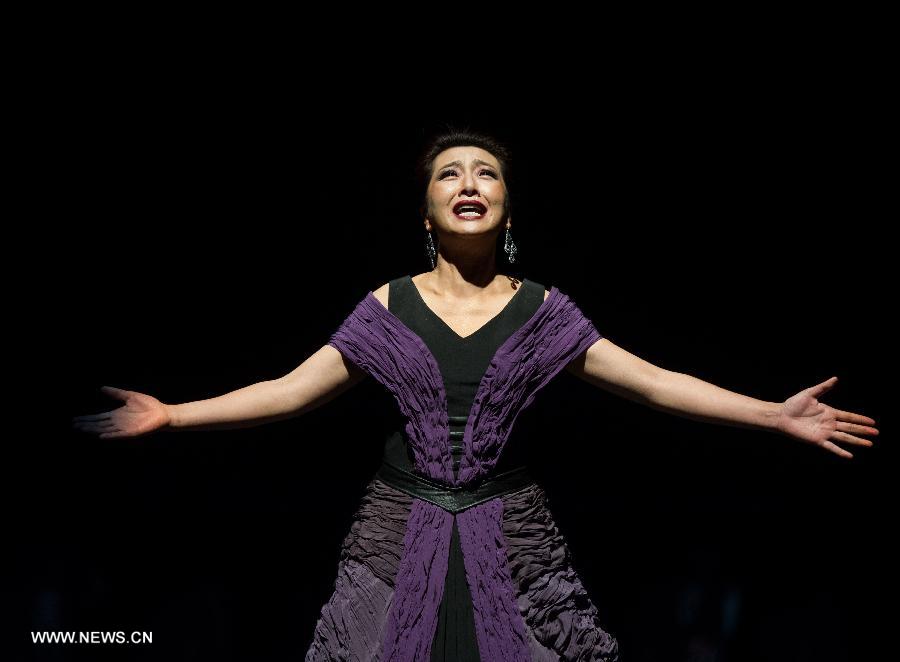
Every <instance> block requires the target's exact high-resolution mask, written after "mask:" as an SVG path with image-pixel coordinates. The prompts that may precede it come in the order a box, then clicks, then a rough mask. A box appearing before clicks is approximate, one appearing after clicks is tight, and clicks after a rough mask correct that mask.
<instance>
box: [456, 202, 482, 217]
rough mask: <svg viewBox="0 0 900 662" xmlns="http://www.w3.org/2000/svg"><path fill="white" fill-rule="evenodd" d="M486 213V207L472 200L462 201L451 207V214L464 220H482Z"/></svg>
mask: <svg viewBox="0 0 900 662" xmlns="http://www.w3.org/2000/svg"><path fill="white" fill-rule="evenodd" d="M486 212H487V207H485V206H484V205H483V204H481V203H480V202H476V201H474V200H463V201H461V202H457V203H456V204H455V205H453V213H454V214H455V215H456V216H457V217H458V218H462V219H466V220H471V219H477V218H482V217H483V216H484V215H485V213H486Z"/></svg>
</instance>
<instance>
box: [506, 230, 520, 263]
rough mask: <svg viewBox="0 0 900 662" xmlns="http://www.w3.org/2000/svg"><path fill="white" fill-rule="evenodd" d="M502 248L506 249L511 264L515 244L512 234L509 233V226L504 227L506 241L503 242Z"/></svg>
mask: <svg viewBox="0 0 900 662" xmlns="http://www.w3.org/2000/svg"><path fill="white" fill-rule="evenodd" d="M503 250H505V251H506V254H507V259H508V260H509V263H510V264H512V263H513V262H515V261H516V251H517V250H518V249H517V248H516V245H515V244H514V243H513V240H512V235H510V234H509V228H506V241H505V242H504V243H503Z"/></svg>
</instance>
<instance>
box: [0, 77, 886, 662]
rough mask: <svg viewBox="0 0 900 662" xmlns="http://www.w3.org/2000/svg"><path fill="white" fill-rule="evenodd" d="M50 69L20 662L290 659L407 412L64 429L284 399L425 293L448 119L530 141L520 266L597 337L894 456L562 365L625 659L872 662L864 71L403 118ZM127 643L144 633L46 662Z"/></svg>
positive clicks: (343, 404) (679, 81) (446, 91)
mask: <svg viewBox="0 0 900 662" xmlns="http://www.w3.org/2000/svg"><path fill="white" fill-rule="evenodd" d="M60 67H61V68H60V71H59V76H58V78H57V79H56V80H55V81H54V85H55V86H56V87H55V88H54V92H53V93H52V94H51V96H52V97H53V98H54V99H56V100H57V101H58V102H59V105H57V106H55V107H51V108H45V109H44V111H43V112H42V113H41V114H40V115H39V117H38V118H37V119H38V122H39V124H40V125H41V131H42V134H41V135H42V136H43V137H44V138H45V139H46V143H42V144H43V147H42V149H43V151H41V152H40V153H41V154H43V155H46V159H45V161H44V163H43V166H42V167H43V168H44V169H45V170H44V171H45V172H47V173H49V175H50V177H51V178H52V181H53V185H52V186H50V187H48V189H47V190H43V191H41V195H40V197H39V198H38V199H37V200H36V203H35V204H36V205H38V206H39V207H40V210H41V214H39V215H36V216H35V217H34V218H35V219H36V220H35V221H34V225H33V227H32V228H30V229H32V230H35V231H36V232H37V234H36V237H37V244H36V246H39V247H40V251H39V252H38V254H37V255H36V256H35V258H34V260H32V261H31V262H30V264H31V266H30V274H29V273H25V274H24V275H23V277H22V278H21V279H20V280H19V281H17V282H18V283H19V284H20V286H19V287H17V288H15V293H16V294H17V295H21V301H20V302H21V303H22V304H23V308H22V310H23V311H24V315H25V319H26V320H27V324H26V325H25V327H24V328H25V329H26V333H27V335H28V337H27V338H26V344H23V345H21V350H19V351H21V352H22V353H21V354H18V351H17V352H16V354H18V355H17V356H13V358H14V359H22V360H23V361H24V362H25V363H26V364H27V367H28V370H27V372H26V374H25V376H24V377H23V378H22V381H21V382H20V384H21V385H22V386H23V388H22V389H21V391H22V392H23V393H25V394H27V397H26V398H25V402H24V403H23V405H22V409H21V410H20V411H22V412H25V415H24V416H21V417H18V420H19V421H22V422H23V423H24V425H23V427H22V429H21V430H19V431H18V432H17V436H16V437H15V438H12V439H8V442H7V443H8V446H7V450H8V452H9V456H8V457H10V458H11V460H12V461H11V462H10V463H9V464H8V465H7V466H8V467H9V468H11V469H12V476H11V480H9V481H7V482H6V485H7V486H9V487H10V488H11V490H10V494H9V498H8V499H7V501H6V503H7V505H8V514H9V516H8V517H7V527H8V529H7V531H8V535H9V537H8V540H10V541H12V547H13V551H14V553H15V558H16V563H15V566H14V568H15V572H14V573H13V575H12V576H11V577H10V578H9V581H7V582H6V583H5V585H6V586H7V587H8V589H9V590H8V591H6V590H5V593H6V595H12V596H15V599H14V600H10V601H5V602H4V604H5V606H4V610H5V611H6V613H5V614H4V619H3V620H4V628H5V629H6V630H7V632H6V634H4V639H5V641H4V644H3V645H4V646H7V645H8V646H9V649H10V650H14V651H15V654H16V655H21V656H22V657H23V659H32V658H35V659H59V660H74V659H92V660H93V659H123V658H125V657H126V652H127V653H128V654H129V656H131V657H133V658H134V659H142V660H143V659H147V660H149V659H154V660H155V659H167V660H187V659H217V660H246V659H253V660H267V659H300V658H302V655H303V653H304V651H305V650H306V647H307V646H308V644H309V641H310V638H311V635H312V631H313V628H314V625H315V621H316V618H317V615H318V612H319V609H320V608H321V606H322V604H323V603H324V602H325V600H327V598H328V596H329V595H330V592H331V589H332V582H333V581H334V577H335V571H336V567H337V560H338V553H339V548H340V544H341V541H342V539H343V537H344V535H345V534H346V533H347V530H348V527H349V524H350V522H351V519H352V515H353V512H354V509H355V508H356V506H357V504H358V502H359V499H360V497H361V494H362V489H363V486H364V485H365V483H366V482H367V481H368V480H369V479H370V477H371V476H372V474H373V472H374V471H375V469H376V467H377V463H378V460H379V455H380V451H381V448H380V441H381V436H380V435H381V434H382V432H383V431H382V423H381V421H380V419H379V412H382V411H383V410H384V408H385V407H390V406H392V402H391V400H390V398H389V396H387V395H386V393H385V392H384V391H383V390H382V389H381V388H380V387H379V386H378V385H377V384H375V383H374V381H373V380H371V379H369V380H366V381H365V382H363V383H362V384H360V385H359V386H357V387H356V388H354V389H352V390H351V391H349V392H347V393H346V394H344V395H342V396H341V397H340V398H338V399H337V400H335V401H333V402H331V403H329V404H327V405H326V406H324V407H323V408H321V409H318V410H316V411H313V412H310V413H309V414H307V415H305V416H303V417H300V418H297V419H292V420H290V421H285V422H281V423H277V424H273V425H269V426H264V427H259V428H252V429H244V430H236V431H222V432H197V433H158V434H155V435H151V436H149V437H146V438H140V439H134V440H107V441H104V440H97V439H94V438H91V437H88V436H85V435H82V434H78V433H74V432H71V431H69V429H68V427H67V426H68V421H69V418H70V417H71V416H73V415H77V414H82V413H89V412H95V411H102V410H105V409H109V408H111V407H112V406H115V403H114V402H113V401H111V400H108V399H106V398H104V397H103V396H101V394H100V393H99V387H100V386H101V385H103V384H109V385H113V386H118V387H120V388H125V389H133V390H138V391H142V392H146V393H150V394H152V395H155V396H157V397H159V398H160V399H162V400H163V401H165V402H184V401H188V400H195V399H202V398H207V397H211V396H214V395H219V394H222V393H225V392H227V391H229V390H233V389H236V388H239V387H241V386H245V385H247V384H250V383H253V382H255V381H259V380H263V379H270V378H274V377H277V376H280V375H282V374H284V373H286V372H288V371H290V370H292V369H293V368H294V367H296V365H298V364H299V363H300V362H302V361H303V360H304V359H305V358H306V357H307V356H308V355H309V354H311V353H312V352H314V351H315V350H316V349H317V348H318V347H320V346H321V345H322V344H324V343H325V342H326V341H327V339H328V336H329V334H330V333H331V332H332V331H333V330H334V329H335V328H336V327H337V325H338V324H339V323H340V322H341V320H343V318H344V317H345V316H346V314H347V313H349V311H350V310H351V309H352V307H353V306H354V305H355V304H356V303H357V302H358V300H359V299H360V298H361V297H362V296H363V295H364V294H365V293H366V292H368V291H369V290H370V289H374V288H375V287H377V286H378V285H380V284H382V283H383V282H385V281H387V280H388V279H390V278H393V277H396V276H398V275H401V274H405V273H413V274H415V273H420V272H421V271H423V270H424V269H425V261H424V257H423V253H422V240H423V232H422V225H421V221H420V219H419V218H417V216H416V205H417V203H418V197H417V196H418V191H416V190H415V188H414V185H413V180H412V163H413V159H414V156H415V154H416V152H417V149H418V148H419V146H420V144H421V142H422V140H423V137H425V136H427V135H428V134H429V133H430V132H432V131H434V130H436V129H437V128H439V127H440V126H442V125H443V124H445V123H447V122H452V123H455V124H458V125H470V126H472V127H473V128H479V129H484V130H488V131H493V132H495V133H496V134H497V135H498V136H500V137H501V138H503V139H505V140H507V141H508V142H509V143H510V144H511V146H512V149H513V153H514V156H515V163H516V169H515V179H514V181H513V183H512V186H513V189H512V192H513V195H514V196H515V205H516V207H515V213H514V217H513V233H514V237H515V240H516V242H517V243H518V245H519V249H520V253H519V255H520V260H521V265H522V269H523V272H524V273H525V274H526V275H528V276H529V277H531V278H532V279H534V280H537V281H540V282H543V283H545V284H547V285H548V286H549V285H556V286H557V287H559V288H560V289H562V290H563V291H564V292H566V293H567V294H569V295H570V296H572V297H573V298H574V299H575V301H576V302H577V303H578V304H579V305H580V307H581V308H582V310H583V311H584V312H585V313H586V314H587V315H588V316H589V317H590V318H591V319H592V320H593V321H594V323H595V325H596V326H597V327H598V329H599V330H600V332H601V333H602V334H603V335H605V336H607V337H609V338H610V339H611V340H612V341H613V342H615V343H616V344H618V345H620V346H622V347H624V348H625V349H627V350H629V351H631V352H633V353H635V354H637V355H639V356H641V357H642V358H644V359H646V360H648V361H651V362H653V363H656V364H658V365H660V366H663V367H665V368H668V369H671V370H677V371H681V372H687V373H689V374H692V375H694V376H696V377H699V378H701V379H705V380H707V381H710V382H712V383H715V384H717V385H720V386H722V387H725V388H728V389H731V390H735V391H738V392H740V393H744V394H747V395H751V396H754V397H758V398H762V399H765V400H770V401H781V400H783V399H784V398H786V397H788V396H790V395H792V394H794V393H796V392H797V391H799V390H801V389H803V388H806V387H809V386H812V385H814V384H817V383H819V382H821V381H824V380H825V379H827V378H828V377H830V376H832V375H837V376H838V377H839V382H838V384H837V386H836V387H835V388H834V389H833V391H832V392H831V393H829V394H828V395H827V396H826V398H825V401H826V402H827V403H829V404H831V405H833V406H836V407H839V408H842V409H847V410H851V411H857V412H862V413H864V414H867V415H870V416H873V417H874V418H875V419H876V420H877V421H878V424H879V426H880V427H881V428H882V431H883V433H882V437H881V439H880V440H879V442H878V444H877V445H876V447H874V448H872V449H860V450H857V451H855V452H856V458H855V459H853V460H851V461H847V460H843V459H841V458H838V457H837V456H834V455H830V454H827V453H826V452H824V451H822V450H819V449H814V448H812V447H808V446H801V445H800V444H798V443H796V442H792V441H791V440H788V439H786V438H784V437H779V436H775V435H772V434H767V433H763V432H758V431H750V430H744V429H737V428H728V427H722V426H712V425H708V424H703V423H697V422H693V421H690V420H686V419H682V418H678V417H674V416H667V415H665V414H662V413H659V412H656V411H654V410H651V409H648V408H646V407H642V406H639V405H637V404H634V403H631V402H629V401H627V400H624V399H621V398H618V397H615V396H613V395H611V394H609V393H606V392H605V391H602V390H600V389H596V388H594V387H592V386H589V385H588V384H586V383H584V382H580V381H579V380H577V379H575V378H573V377H571V376H570V375H568V374H567V373H563V374H561V375H560V376H559V377H558V378H557V379H556V380H555V381H554V382H552V383H551V384H550V385H549V386H547V387H546V388H545V389H544V390H543V391H542V392H541V394H540V396H539V397H538V399H537V401H536V403H535V404H534V405H533V412H532V414H533V415H532V416H531V418H530V419H529V420H531V421H533V422H534V425H537V426H538V427H539V430H540V431H541V432H542V433H543V434H546V437H547V441H548V445H547V449H546V451H547V452H546V454H543V455H542V456H541V457H540V461H539V462H536V463H535V467H534V469H535V471H536V472H537V473H538V476H539V479H540V481H541V482H542V484H543V485H544V486H545V488H546V490H547V492H548V494H549V498H550V506H551V509H552V511H553V513H554V515H555V516H556V518H557V521H558V523H559V525H560V527H561V529H562V532H563V533H564V534H565V535H566V537H567V539H568V541H569V544H570V547H571V549H572V552H573V554H574V559H575V563H576V567H577V568H578V570H579V572H580V574H581V576H582V578H583V580H584V582H585V584H586V585H587V588H588V590H589V592H590V594H591V595H592V597H593V599H594V602H595V603H596V605H597V607H598V609H599V611H600V615H601V619H602V621H603V623H604V624H605V626H606V627H607V629H609V630H610V631H612V632H613V633H614V634H615V635H616V636H617V637H618V638H619V641H620V645H621V647H622V652H623V655H624V659H627V660H631V661H636V660H729V661H731V660H792V661H797V660H817V661H822V660H870V659H880V658H879V657H878V655H877V653H876V651H877V647H878V638H879V636H880V635H881V633H883V632H885V631H886V630H887V629H888V628H889V626H890V619H891V618H892V617H891V616H888V615H887V614H888V612H886V611H883V610H880V609H878V608H875V607H874V606H873V600H876V599H880V598H882V597H886V593H887V589H886V581H887V578H888V576H889V575H890V571H891V570H892V563H893V561H892V559H891V557H890V555H889V551H888V548H887V542H888V522H889V521H890V520H889V519H888V518H889V509H888V505H887V497H888V494H889V491H890V490H889V480H890V471H889V467H891V466H892V464H891V460H892V458H893V457H894V454H895V451H894V449H893V448H892V445H893V444H892V439H891V436H892V435H891V433H890V429H891V426H890V416H891V414H892V413H893V412H892V410H890V409H889V405H888V396H889V394H888V393H887V392H886V386H887V379H886V376H885V372H886V362H887V357H888V352H889V347H888V334H889V329H888V328H887V326H886V323H887V316H886V313H887V311H888V309H889V307H890V305H891V303H890V302H891V301H892V300H893V298H889V296H890V295H891V294H892V292H891V291H890V290H889V289H888V286H887V283H886V277H887V274H888V271H889V264H890V258H891V251H890V249H889V247H888V245H887V241H886V237H887V235H886V231H885V230H884V229H883V224H884V223H885V222H886V221H888V220H889V216H888V214H887V213H886V212H885V211H884V209H883V208H882V206H881V200H880V198H881V197H882V196H883V195H884V191H885V189H886V187H887V185H888V182H889V180H888V172H887V170H886V169H885V165H886V164H885V162H884V161H883V159H882V156H881V153H882V150H883V147H882V143H881V141H882V131H883V130H884V124H883V120H884V116H883V115H882V112H883V111H882V109H881V106H880V101H879V98H880V97H879V95H880V92H878V91H875V90H873V89H872V88H870V87H867V86H866V85H865V84H863V83H860V82H858V80H857V79H856V78H855V77H853V76H851V75H849V73H848V74H847V75H845V76H842V77H839V78H838V79H837V81H836V80H835V78H834V77H833V72H831V73H829V75H828V76H822V77H818V78H817V77H810V76H804V77H803V78H802V80H801V79H798V77H796V76H794V75H793V74H791V73H790V72H788V71H782V70H780V69H778V68H772V69H767V70H766V72H765V73H766V75H759V76H757V75H753V74H751V73H749V72H744V73H737V74H735V73H734V72H731V76H730V77H725V76H720V75H712V74H710V75H703V74H699V75H695V76H687V75H684V73H683V72H679V71H678V70H676V69H672V70H669V71H663V70H661V69H660V70H654V71H655V75H654V76H644V77H638V78H635V79H633V80H631V81H630V82H625V79H624V78H623V79H621V80H619V79H616V80H610V79H609V78H605V79H604V80H603V85H602V87H601V88H599V89H591V88H590V86H589V85H586V84H584V83H583V82H582V83H580V84H578V85H577V86H575V85H572V86H560V87H559V88H558V89H541V90H537V89H536V90H534V94H533V95H526V96H523V101H522V102H521V103H515V104H509V105H508V106H507V105H505V106H504V107H503V108H500V107H499V106H498V105H497V104H494V103H492V101H491V99H492V96H491V94H487V95H486V98H481V99H480V101H478V100H476V101H473V102H467V101H466V100H465V99H458V98H456V97H457V96H458V95H456V94H454V93H453V90H454V89H456V87H457V86H458V83H457V82H456V81H454V80H449V81H448V80H440V81H433V89H431V90H430V91H429V93H428V94H427V95H423V96H421V97H419V98H418V99H416V100H415V101H413V102H406V101H405V100H404V101H400V100H399V99H395V98H394V97H393V95H392V92H391V89H390V88H389V87H386V88H382V89H381V90H379V91H378V92H377V93H373V91H372V90H370V89H368V88H367V89H366V90H365V91H363V88H362V87H360V88H359V91H358V92H348V93H345V94H343V95H339V96H338V95H334V94H333V93H332V92H328V93H326V92H324V91H323V92H321V93H318V92H317V90H316V88H315V87H314V86H313V87H311V86H305V87H303V89H302V90H300V89H298V87H297V86H282V85H280V84H278V81H277V80H276V79H275V77H271V78H264V79H260V78H258V77H256V76H251V75H247V74H244V75H237V76H235V75H234V73H235V72H228V73H216V74H212V73H211V72H210V71H209V70H203V72H202V73H203V75H202V76H201V75H200V72H199V70H198V71H187V70H185V71H183V72H182V73H181V74H180V75H178V76H155V75H153V73H152V67H149V68H148V69H146V70H143V71H140V72H133V71H131V72H130V75H128V76H125V75H121V76H116V75H112V74H113V73H124V71H125V69H124V68H123V69H122V71H119V70H118V69H115V70H114V71H113V72H112V73H110V72H99V73H97V72H95V73H93V74H91V75H87V74H85V75H83V76H81V77H79V76H78V75H76V73H77V72H76V71H74V70H67V69H66V68H65V63H60ZM463 82H464V80H463ZM492 85H493V83H491V84H487V85H484V86H483V87H482V88H479V89H481V91H482V92H490V93H497V90H496V88H494V87H493V86H492ZM469 108H476V109H477V110H469ZM48 181H50V178H48ZM37 219H44V220H45V221H47V222H42V221H41V220H37ZM50 220H53V221H54V223H55V225H54V226H53V227H52V228H51V224H50V223H49V221H50ZM8 250H10V249H8ZM17 350H18V348H17ZM891 395H892V394H891ZM133 629H134V630H144V631H152V632H153V635H154V643H153V644H152V645H147V646H142V647H132V648H130V649H128V650H127V651H125V650H123V649H122V647H116V646H107V647H93V648H90V649H89V648H87V647H84V646H81V647H79V646H68V647H66V646H55V647H54V646H46V645H45V646H35V645H31V644H30V643H28V641H29V635H28V633H29V632H30V631H39V630H124V631H131V630H133ZM14 659H15V658H14Z"/></svg>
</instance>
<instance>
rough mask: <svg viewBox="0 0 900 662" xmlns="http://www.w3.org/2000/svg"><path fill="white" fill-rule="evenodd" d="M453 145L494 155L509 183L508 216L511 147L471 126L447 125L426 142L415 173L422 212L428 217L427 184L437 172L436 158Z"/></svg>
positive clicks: (507, 192)
mask: <svg viewBox="0 0 900 662" xmlns="http://www.w3.org/2000/svg"><path fill="white" fill-rule="evenodd" d="M451 147H480V148H481V149H483V150H484V151H486V152H490V153H491V155H493V157H494V158H495V159H497V161H498V162H499V164H500V175H501V176H502V177H503V181H504V182H505V183H506V215H507V216H509V214H510V202H511V200H510V198H511V196H510V192H509V189H510V180H511V169H512V154H511V153H510V150H509V147H507V146H506V145H505V144H504V143H503V142H501V141H500V140H498V139H497V138H495V137H494V136H491V135H489V134H487V133H483V132H481V131H477V130H472V129H469V128H455V127H447V128H446V129H445V130H443V131H442V132H440V133H438V134H436V135H434V136H432V138H431V140H429V141H428V143H427V144H426V145H425V148H424V149H423V150H422V153H421V155H420V156H419V161H418V163H417V164H416V173H417V180H418V189H419V191H420V192H421V193H422V203H421V205H420V206H419V213H420V215H421V216H423V217H424V216H425V215H426V213H427V211H428V185H429V184H430V183H431V176H432V175H433V174H434V160H435V159H436V158H437V156H438V154H440V153H441V152H443V151H444V150H445V149H450V148H451Z"/></svg>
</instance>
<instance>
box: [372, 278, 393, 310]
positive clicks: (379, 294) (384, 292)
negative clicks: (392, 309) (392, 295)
mask: <svg viewBox="0 0 900 662" xmlns="http://www.w3.org/2000/svg"><path fill="white" fill-rule="evenodd" d="M390 285H391V284H390V283H385V284H384V285H382V286H381V287H379V288H377V289H375V290H372V296H374V297H375V298H376V299H378V300H379V301H380V302H381V305H383V306H384V307H385V308H387V307H388V290H389V289H390Z"/></svg>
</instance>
